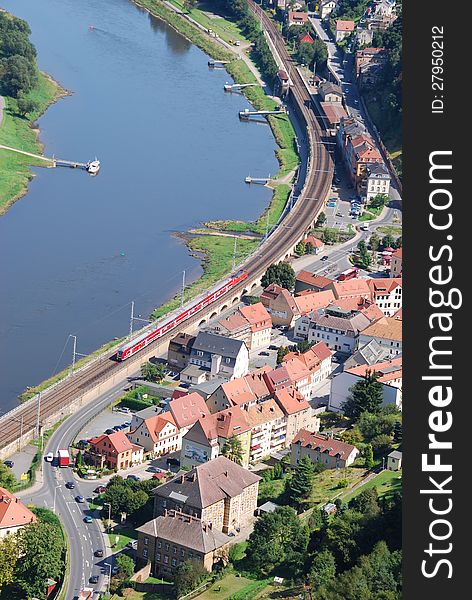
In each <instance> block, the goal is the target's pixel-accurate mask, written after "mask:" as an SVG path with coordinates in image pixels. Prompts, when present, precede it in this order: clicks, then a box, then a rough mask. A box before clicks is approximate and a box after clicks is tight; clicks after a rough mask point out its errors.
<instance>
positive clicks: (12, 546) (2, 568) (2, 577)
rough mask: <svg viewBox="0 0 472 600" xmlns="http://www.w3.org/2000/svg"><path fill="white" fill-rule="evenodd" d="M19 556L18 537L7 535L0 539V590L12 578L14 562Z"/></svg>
mask: <svg viewBox="0 0 472 600" xmlns="http://www.w3.org/2000/svg"><path fill="white" fill-rule="evenodd" d="M19 557H20V553H19V549H18V537H17V536H16V535H15V534H11V535H7V536H5V537H4V538H2V539H1V540H0V592H1V590H2V587H3V586H4V585H8V584H9V583H11V582H12V581H13V580H14V573H15V567H16V563H17V561H18V558H19Z"/></svg>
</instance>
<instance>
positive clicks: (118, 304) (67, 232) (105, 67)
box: [0, 0, 277, 411]
mask: <svg viewBox="0 0 472 600" xmlns="http://www.w3.org/2000/svg"><path fill="white" fill-rule="evenodd" d="M0 6H1V7H3V8H5V9H7V10H9V11H11V12H12V13H14V14H16V15H17V16H19V17H21V18H23V19H25V20H27V21H28V22H29V24H30V27H31V29H32V37H31V39H32V41H33V43H34V44H35V45H36V48H37V51H38V62H39V66H40V68H41V69H42V70H44V71H46V72H48V73H50V74H51V75H52V76H54V78H55V79H56V80H57V81H58V82H60V83H61V85H62V86H63V87H65V88H66V89H68V90H70V91H71V92H72V95H71V96H68V97H66V98H63V99H61V100H59V101H58V102H57V103H56V104H54V105H52V106H51V107H50V108H49V109H48V111H47V112H46V113H45V115H44V116H43V117H42V118H41V119H40V120H39V126H40V129H41V135H40V139H41V141H42V143H43V144H44V146H45V149H44V153H45V155H46V156H52V155H55V156H56V157H60V158H64V159H72V160H79V161H83V162H86V161H88V160H91V159H94V158H95V156H97V157H98V158H99V159H100V161H101V163H102V169H101V172H100V174H99V175H98V176H97V177H91V176H89V175H88V174H86V173H85V172H84V171H75V170H69V169H60V168H57V169H39V168H38V169H35V175H36V176H35V178H34V180H33V181H32V182H31V184H30V187H29V191H28V193H27V195H26V196H24V197H23V198H22V199H20V200H19V201H18V202H17V203H16V204H15V205H14V206H13V207H12V208H11V209H10V210H9V211H8V213H7V214H6V215H5V216H4V217H2V218H0V281H1V289H2V292H1V294H0V315H1V319H0V365H1V367H0V369H1V377H0V411H6V410H8V409H10V408H12V407H14V406H15V405H16V403H17V400H16V397H17V395H18V394H19V393H20V392H21V391H23V390H24V389H25V387H26V386H28V385H34V384H36V383H39V382H40V381H42V380H43V379H45V378H47V377H49V376H50V375H51V374H52V373H53V372H55V371H57V370H59V369H60V368H61V367H64V366H65V365H67V364H70V362H71V357H72V344H71V341H70V340H69V342H68V343H67V344H66V342H67V338H68V335H69V334H75V335H77V351H78V352H80V353H88V352H91V351H92V350H94V349H95V348H97V347H99V346H100V345H101V344H102V343H104V342H107V341H109V340H111V339H113V338H114V337H115V336H120V337H121V336H122V335H124V334H126V332H127V330H128V327H129V315H130V302H131V300H135V301H136V311H137V313H141V314H142V316H143V317H146V316H147V315H148V314H149V313H150V311H151V310H152V309H153V308H154V307H155V306H157V305H159V304H160V303H162V302H164V301H165V300H167V299H168V298H170V297H172V296H173V295H174V294H175V292H176V291H177V290H178V288H179V286H180V281H181V277H182V270H184V269H185V270H186V272H187V282H190V281H192V280H195V279H196V278H197V277H198V276H199V275H200V274H201V272H202V271H201V267H200V264H199V262H198V261H197V260H195V259H194V258H191V257H190V256H189V255H188V251H187V249H186V247H185V245H184V244H183V243H182V242H181V241H180V240H178V239H176V238H175V237H173V236H172V232H175V231H185V230H187V229H189V228H191V227H195V226H198V225H199V224H200V223H201V222H202V221H205V220H208V219H252V218H255V217H256V216H258V215H259V214H260V213H261V212H262V210H263V209H264V206H266V205H267V203H268V202H269V200H270V190H268V189H267V188H264V187H262V186H248V185H246V184H245V183H244V178H245V177H246V175H248V174H250V175H252V176H266V175H268V174H270V173H272V174H274V173H275V172H276V171H277V161H276V159H275V155H274V151H275V149H276V146H275V142H274V139H273V137H272V135H271V132H270V129H269V128H268V127H267V126H266V125H255V124H251V123H249V124H248V123H241V122H239V119H238V116H237V113H238V111H239V110H242V109H244V108H246V107H248V106H249V105H248V103H247V101H246V100H245V99H244V98H243V97H242V96H240V95H236V94H225V93H224V92H223V84H224V83H225V82H226V81H230V78H229V76H228V74H227V73H226V72H225V71H223V70H213V71H210V70H209V69H208V67H207V61H208V57H207V56H206V55H205V54H204V53H202V52H201V51H200V50H199V49H198V48H196V47H194V46H192V44H190V43H189V42H188V41H187V40H185V39H184V38H182V37H181V36H179V35H178V34H177V33H175V32H174V30H172V29H171V28H169V27H168V26H166V25H165V24H164V23H162V22H161V21H159V20H157V19H155V18H153V17H151V16H150V15H149V14H148V13H147V12H145V11H143V10H141V9H139V8H137V7H136V6H135V5H134V4H132V3H131V2H129V1H128V0H80V2H78V1H77V0H42V1H41V2H37V1H35V0H0ZM90 25H93V26H94V29H89V26H90Z"/></svg>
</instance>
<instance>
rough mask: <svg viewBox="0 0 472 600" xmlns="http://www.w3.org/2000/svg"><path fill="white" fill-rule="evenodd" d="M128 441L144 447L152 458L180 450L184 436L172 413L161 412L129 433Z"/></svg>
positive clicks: (144, 420)
mask: <svg viewBox="0 0 472 600" xmlns="http://www.w3.org/2000/svg"><path fill="white" fill-rule="evenodd" d="M197 395H198V394H197ZM178 400H180V398H179V399H178ZM172 402H175V400H173V401H172ZM113 435H114V434H113ZM128 439H129V441H130V442H132V443H133V444H135V445H139V446H142V447H143V449H144V452H145V453H146V454H147V455H149V456H151V457H152V458H155V457H156V456H161V455H163V454H167V453H168V452H174V451H176V450H180V448H181V445H182V434H181V432H180V429H179V427H178V426H177V425H176V422H175V419H174V417H173V416H172V413H171V412H161V413H159V414H157V415H154V416H152V417H149V418H147V419H143V420H142V421H141V423H140V424H139V425H138V426H137V427H136V429H133V430H131V431H130V432H129V433H128Z"/></svg>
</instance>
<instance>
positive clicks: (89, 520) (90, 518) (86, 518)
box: [84, 515, 93, 523]
mask: <svg viewBox="0 0 472 600" xmlns="http://www.w3.org/2000/svg"><path fill="white" fill-rule="evenodd" d="M92 521H93V519H92V517H91V516H90V515H86V516H85V517H84V523H91V522H92Z"/></svg>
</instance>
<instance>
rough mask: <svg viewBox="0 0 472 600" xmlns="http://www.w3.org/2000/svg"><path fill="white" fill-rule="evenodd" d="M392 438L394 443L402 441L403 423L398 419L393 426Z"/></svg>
mask: <svg viewBox="0 0 472 600" xmlns="http://www.w3.org/2000/svg"><path fill="white" fill-rule="evenodd" d="M393 440H394V442H395V443H396V444H401V443H402V441H403V425H402V424H401V422H400V421H397V422H396V423H395V425H394V426H393Z"/></svg>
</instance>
